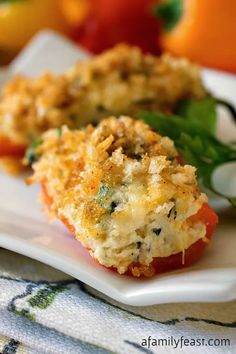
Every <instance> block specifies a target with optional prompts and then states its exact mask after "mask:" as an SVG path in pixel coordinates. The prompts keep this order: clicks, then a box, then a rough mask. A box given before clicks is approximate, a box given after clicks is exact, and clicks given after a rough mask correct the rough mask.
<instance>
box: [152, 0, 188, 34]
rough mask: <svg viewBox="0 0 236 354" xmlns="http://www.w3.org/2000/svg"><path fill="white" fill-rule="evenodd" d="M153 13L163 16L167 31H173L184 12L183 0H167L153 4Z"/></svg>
mask: <svg viewBox="0 0 236 354" xmlns="http://www.w3.org/2000/svg"><path fill="white" fill-rule="evenodd" d="M153 13H154V15H156V16H157V17H159V18H161V20H162V22H163V27H164V29H165V30H166V31H171V30H172V29H173V28H174V27H175V25H176V24H177V23H178V21H179V20H180V18H181V16H182V13H183V0H166V1H164V2H161V3H160V4H155V5H154V6H153Z"/></svg>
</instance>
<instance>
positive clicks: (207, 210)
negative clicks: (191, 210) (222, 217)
mask: <svg viewBox="0 0 236 354" xmlns="http://www.w3.org/2000/svg"><path fill="white" fill-rule="evenodd" d="M189 221H190V222H192V223H196V222H198V221H200V222H203V223H204V224H205V225H206V238H207V239H208V240H210V238H211V236H212V233H213V231H214V230H215V228H216V225H217V223H218V216H217V215H216V213H215V212H214V210H213V209H212V208H211V207H210V206H209V204H207V203H204V204H203V205H202V207H201V209H200V210H199V211H198V212H197V214H195V215H193V216H191V217H190V218H189ZM207 244H208V242H207V241H206V240H205V241H204V240H202V239H201V240H198V241H197V242H195V243H193V244H192V245H191V246H190V247H189V248H188V249H186V250H185V252H184V254H183V253H182V252H179V253H177V254H173V255H171V256H169V257H157V258H154V259H153V261H152V263H151V264H150V266H149V269H147V270H145V273H147V274H149V276H150V275H151V276H152V275H154V274H159V273H164V272H168V271H170V270H174V269H178V268H183V267H188V266H190V265H191V264H193V263H195V262H196V261H197V260H198V259H199V258H200V257H201V255H202V253H203V251H204V250H205V248H206V246H207ZM135 267H139V264H138V263H136V264H133V265H131V267H130V269H129V271H128V272H127V273H128V274H132V270H133V269H134V268H135ZM141 276H142V275H141Z"/></svg>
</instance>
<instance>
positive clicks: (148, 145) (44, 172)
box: [31, 116, 207, 276]
mask: <svg viewBox="0 0 236 354" xmlns="http://www.w3.org/2000/svg"><path fill="white" fill-rule="evenodd" d="M36 151H37V154H38V158H39V160H38V162H36V163H35V164H34V165H33V169H34V175H33V177H32V178H31V182H37V181H39V182H41V184H42V186H43V190H44V195H43V198H42V199H43V200H44V202H46V204H47V206H48V207H49V209H50V211H51V212H54V213H55V214H56V215H57V216H58V217H59V218H60V219H61V220H63V221H64V222H65V223H66V224H67V225H68V226H69V227H70V229H71V230H73V232H74V234H75V236H76V238H77V239H78V240H79V241H80V242H81V243H82V244H83V246H85V247H86V248H87V249H88V250H89V252H90V254H91V255H92V256H93V257H95V258H96V259H97V260H98V261H99V262H100V263H101V264H103V265H104V266H106V267H115V268H117V270H118V272H119V273H124V272H126V271H127V270H128V269H129V267H130V266H131V265H132V264H134V263H136V262H138V263H139V264H140V267H141V268H142V269H147V268H148V266H149V264H150V263H151V262H152V260H153V259H154V258H155V257H168V256H169V255H172V254H176V253H179V252H184V250H185V249H187V248H188V247H189V246H190V245H191V244H193V243H194V242H196V241H197V240H198V239H203V238H204V237H205V234H206V228H205V225H204V224H203V223H201V222H197V223H195V224H192V223H191V222H189V217H190V216H191V215H194V214H196V213H197V211H198V210H199V209H200V208H201V206H202V204H203V203H205V202H206V200H207V197H206V196H205V195H204V194H201V193H200V192H199V188H198V185H197V182H196V177H195V168H194V167H192V166H189V165H185V166H181V165H180V164H179V163H178V162H177V159H176V157H177V152H176V150H175V147H174V145H173V142H172V141H171V140H170V139H169V138H167V137H161V136H160V135H158V134H157V133H155V132H154V131H153V130H152V129H151V128H150V127H149V126H148V125H146V124H145V123H143V122H142V121H138V120H134V119H132V118H129V117H124V116H122V117H120V118H118V119H117V118H115V117H111V118H108V119H105V120H103V121H101V122H100V123H99V124H98V126H97V127H92V126H88V127H87V128H86V129H84V130H70V129H68V128H67V127H63V128H62V129H59V130H51V131H48V132H47V133H45V134H44V135H43V138H42V142H41V144H40V145H38V147H37V149H36ZM145 267H146V268H145ZM141 268H140V269H141ZM137 269H138V268H137V267H136V268H135V270H134V272H135V274H134V275H135V276H139V275H140V272H139V271H138V270H137Z"/></svg>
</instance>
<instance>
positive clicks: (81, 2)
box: [59, 0, 93, 26]
mask: <svg viewBox="0 0 236 354" xmlns="http://www.w3.org/2000/svg"><path fill="white" fill-rule="evenodd" d="M59 1H60V4H61V9H62V12H63V13H64V15H65V18H66V19H67V20H68V22H69V23H70V24H71V25H73V26H78V25H80V24H81V23H82V22H83V21H84V20H85V19H86V17H87V16H88V14H89V12H90V10H91V7H92V5H93V4H92V3H93V0H59Z"/></svg>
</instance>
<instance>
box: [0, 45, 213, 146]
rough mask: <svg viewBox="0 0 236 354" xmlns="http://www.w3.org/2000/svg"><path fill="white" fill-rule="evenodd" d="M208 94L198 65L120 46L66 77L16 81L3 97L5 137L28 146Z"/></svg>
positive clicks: (0, 117)
mask: <svg viewBox="0 0 236 354" xmlns="http://www.w3.org/2000/svg"><path fill="white" fill-rule="evenodd" d="M206 95H207V93H206V90H205V89H204V87H203V84H202V81H201V78H200V74H199V69H198V67H196V66H194V65H193V64H191V63H190V62H188V61H187V60H185V59H174V58H173V57H171V56H169V55H167V54H164V55H162V56H160V57H154V56H152V55H147V54H142V53H141V51H140V49H138V48H136V47H130V46H127V45H118V46H116V47H115V48H113V49H111V50H108V51H107V52H105V53H103V54H101V55H98V56H95V57H93V58H92V59H90V60H88V61H85V62H79V63H78V64H77V65H75V66H74V67H73V68H72V69H70V70H69V71H68V72H66V73H65V74H64V75H60V76H56V75H53V74H50V73H46V74H44V75H42V76H41V77H39V78H35V79H34V78H25V77H16V78H14V79H13V80H11V81H10V82H9V83H8V84H7V85H6V86H5V88H4V90H3V92H2V94H1V96H0V135H3V136H4V135H5V136H7V137H9V138H10V139H11V140H12V141H13V142H15V143H18V144H25V145H29V144H31V143H32V142H33V141H35V140H36V139H37V138H38V137H39V136H40V135H41V134H42V133H43V132H44V131H46V130H48V129H50V128H56V127H60V126H62V125H63V124H65V125H67V126H68V127H70V128H78V127H81V126H85V125H86V124H88V123H91V122H95V121H99V120H100V119H101V118H103V117H105V116H109V115H121V114H127V115H132V116H135V115H136V114H137V112H139V111H140V110H144V109H145V110H154V111H156V110H161V111H164V112H171V111H173V110H174V108H175V105H176V102H178V101H179V100H180V99H184V98H196V99H198V98H202V97H204V96H206Z"/></svg>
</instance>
